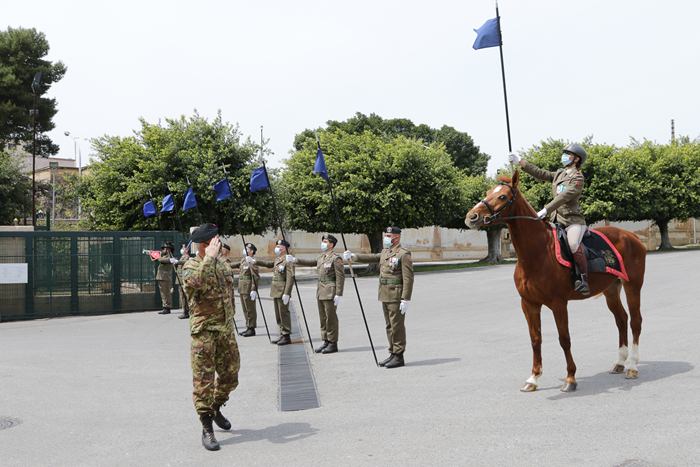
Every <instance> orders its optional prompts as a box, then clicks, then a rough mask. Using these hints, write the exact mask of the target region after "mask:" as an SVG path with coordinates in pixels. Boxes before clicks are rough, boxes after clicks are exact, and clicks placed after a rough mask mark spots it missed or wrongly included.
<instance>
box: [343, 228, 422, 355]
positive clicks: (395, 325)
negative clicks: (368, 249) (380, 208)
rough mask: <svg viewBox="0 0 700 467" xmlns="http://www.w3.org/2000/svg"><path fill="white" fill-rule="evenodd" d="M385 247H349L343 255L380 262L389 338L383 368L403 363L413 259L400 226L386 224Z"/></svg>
mask: <svg viewBox="0 0 700 467" xmlns="http://www.w3.org/2000/svg"><path fill="white" fill-rule="evenodd" d="M383 243H384V249H383V250H382V252H381V253H377V254H369V255H354V254H352V253H351V252H350V251H345V252H344V253H343V258H344V259H346V260H349V259H351V258H352V260H353V261H357V262H360V263H379V301H380V302H382V309H383V310H384V321H385V322H386V337H387V339H388V340H389V353H390V355H389V358H387V359H386V360H384V361H382V362H380V363H379V365H380V366H383V367H386V368H396V367H400V366H404V358H403V353H404V351H405V350H406V327H405V325H404V322H405V319H406V312H407V311H408V306H409V304H410V303H411V295H412V293H413V261H412V260H411V252H410V251H408V250H407V249H406V248H403V247H401V229H399V228H398V227H387V228H386V230H385V231H384V240H383Z"/></svg>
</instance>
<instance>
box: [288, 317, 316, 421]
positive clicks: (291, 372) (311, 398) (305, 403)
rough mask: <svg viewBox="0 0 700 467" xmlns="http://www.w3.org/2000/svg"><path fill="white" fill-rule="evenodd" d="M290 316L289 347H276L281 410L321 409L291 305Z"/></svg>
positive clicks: (302, 339)
mask: <svg viewBox="0 0 700 467" xmlns="http://www.w3.org/2000/svg"><path fill="white" fill-rule="evenodd" d="M289 312H290V313H291V315H292V335H291V338H292V343H291V344H290V345H283V346H280V347H279V368H280V370H279V384H280V393H279V394H280V410H281V411H283V412H289V411H294V410H307V409H317V408H319V407H321V401H320V400H319V397H318V391H317V389H316V381H315V380H314V375H313V373H312V372H311V364H310V363H309V357H308V355H307V354H306V347H305V345H304V338H303V337H302V335H301V332H300V331H299V323H298V321H297V317H296V313H295V312H294V306H293V304H292V303H290V306H289Z"/></svg>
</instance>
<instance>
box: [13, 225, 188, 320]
mask: <svg viewBox="0 0 700 467" xmlns="http://www.w3.org/2000/svg"><path fill="white" fill-rule="evenodd" d="M182 239H183V237H182V236H181V235H180V234H179V233H177V232H165V233H161V232H48V231H35V232H19V231H18V232H0V321H13V320H24V319H38V318H54V317H60V316H77V315H93V314H107V313H125V312H132V311H148V310H158V309H160V308H161V307H162V303H161V300H160V293H159V292H158V287H157V284H156V280H155V277H156V267H157V264H158V263H156V262H154V261H152V260H151V259H150V257H149V255H147V254H144V253H143V250H158V249H160V246H161V245H162V244H163V243H164V242H166V241H172V242H173V244H174V245H176V246H179V245H180V244H181V243H182ZM174 279H175V278H174V275H173V287H174V288H175V282H174ZM173 302H174V303H173V306H174V307H175V308H178V307H179V295H178V294H177V293H174V294H173Z"/></svg>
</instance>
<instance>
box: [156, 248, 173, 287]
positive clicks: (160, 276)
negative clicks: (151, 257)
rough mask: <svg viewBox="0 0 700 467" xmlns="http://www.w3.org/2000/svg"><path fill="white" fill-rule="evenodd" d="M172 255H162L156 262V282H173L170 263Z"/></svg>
mask: <svg viewBox="0 0 700 467" xmlns="http://www.w3.org/2000/svg"><path fill="white" fill-rule="evenodd" d="M170 258H172V255H169V254H168V255H163V256H161V257H160V258H158V259H157V260H156V261H157V262H159V263H160V264H159V265H158V273H157V274H156V280H157V281H172V280H173V265H172V264H171V263H170Z"/></svg>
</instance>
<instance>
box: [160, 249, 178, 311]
mask: <svg viewBox="0 0 700 467" xmlns="http://www.w3.org/2000/svg"><path fill="white" fill-rule="evenodd" d="M174 251H175V247H174V246H173V244H172V243H171V242H167V243H166V244H165V245H163V247H162V249H161V252H160V258H158V259H157V260H156V261H158V263H160V264H159V265H158V273H157V274H156V280H157V281H158V289H159V290H160V299H161V301H162V302H163V309H162V310H161V311H159V312H158V314H159V315H168V314H170V307H171V306H172V304H173V294H172V284H173V264H175V263H177V259H175V258H173V252H174Z"/></svg>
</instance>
